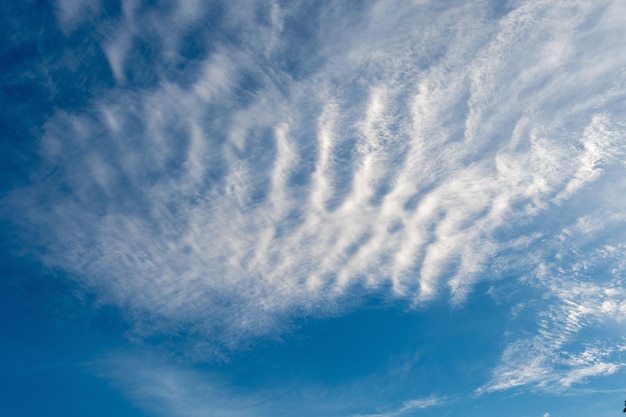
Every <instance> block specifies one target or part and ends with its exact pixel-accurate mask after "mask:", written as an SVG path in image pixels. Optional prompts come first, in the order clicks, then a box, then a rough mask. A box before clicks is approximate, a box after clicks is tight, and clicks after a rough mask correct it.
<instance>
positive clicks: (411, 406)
mask: <svg viewBox="0 0 626 417" xmlns="http://www.w3.org/2000/svg"><path fill="white" fill-rule="evenodd" d="M446 401H448V400H446V398H443V397H435V396H430V397H427V398H419V399H415V400H410V401H405V402H404V403H403V404H402V406H401V407H399V408H398V409H396V410H392V411H387V412H383V413H379V414H359V415H358V416H354V417H399V416H404V415H409V414H411V413H413V412H415V411H418V410H423V409H425V408H430V407H437V406H441V405H442V404H443V403H444V402H446ZM448 402H449V401H448Z"/></svg>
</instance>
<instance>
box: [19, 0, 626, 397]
mask: <svg viewBox="0 0 626 417" xmlns="http://www.w3.org/2000/svg"><path fill="white" fill-rule="evenodd" d="M489 3H490V2H466V3H463V4H459V5H455V6H449V7H445V8H442V7H438V6H435V3H433V2H427V1H423V2H413V3H412V4H409V2H394V1H378V2H374V3H373V4H372V7H371V8H370V9H366V10H362V11H355V12H354V13H353V14H351V15H350V16H347V17H346V15H345V14H344V12H345V10H342V9H341V8H339V6H333V7H330V6H328V7H325V6H319V7H320V9H319V10H316V11H315V13H318V14H319V15H318V16H317V17H318V20H319V26H318V27H315V28H313V29H311V30H312V31H314V34H312V35H310V36H311V37H312V41H313V40H314V41H315V42H311V43H310V44H307V45H304V44H302V45H301V44H298V43H296V42H295V41H292V40H291V39H292V37H290V36H291V35H292V34H291V33H289V31H290V30H291V31H293V30H294V29H293V23H294V19H297V16H298V13H301V10H300V8H299V7H300V5H299V3H294V4H293V5H291V6H290V7H289V8H281V7H279V6H278V4H277V3H272V5H271V7H267V8H263V7H261V5H260V4H259V7H258V8H257V9H255V7H252V6H251V7H246V8H243V7H239V6H240V5H238V4H237V3H234V5H233V6H224V7H225V12H224V18H223V19H224V21H223V22H220V23H221V24H223V25H225V27H226V28H227V29H229V30H230V31H232V32H233V33H237V35H236V36H237V37H238V38H237V40H238V42H229V41H227V40H225V39H222V38H215V37H213V38H212V37H210V36H209V35H206V42H207V43H208V44H210V46H211V48H207V51H208V52H206V56H203V55H202V56H200V57H198V58H197V59H196V60H197V61H198V62H197V63H198V64H199V65H198V66H197V72H196V73H194V74H193V76H192V75H189V77H190V78H191V82H187V83H185V82H182V81H181V82H178V80H177V79H176V77H174V76H173V75H172V74H173V73H172V71H173V70H171V67H170V66H168V65H169V64H172V63H176V62H178V60H181V59H183V58H181V57H180V56H179V54H178V49H177V48H178V46H179V41H180V39H181V37H182V34H183V32H184V31H185V30H186V29H187V28H188V27H189V26H190V25H192V24H197V22H198V21H199V20H198V17H197V16H202V10H203V9H202V7H203V6H202V5H201V4H200V3H198V2H195V3H193V4H192V3H188V2H177V3H176V4H175V6H174V12H175V13H173V14H168V17H167V18H166V17H164V16H162V15H160V14H158V13H151V12H145V11H144V12H142V11H141V10H140V9H139V8H137V7H134V6H133V4H134V3H132V2H124V4H123V16H122V17H121V18H120V19H119V21H117V22H115V25H114V29H113V30H111V31H110V36H108V37H107V38H106V39H104V40H103V41H102V48H103V50H104V51H105V53H106V56H107V58H108V60H109V65H110V67H111V69H112V72H113V74H114V76H115V79H116V80H117V82H118V84H119V86H120V87H118V88H116V89H113V90H112V91H110V92H108V93H106V94H103V96H101V97H96V98H94V100H93V103H92V106H91V107H90V108H88V109H84V110H83V111H82V112H79V113H76V114H69V113H63V112H58V113H57V114H56V115H55V116H54V117H52V118H51V119H50V120H49V121H48V123H47V125H46V129H45V135H44V137H43V138H42V158H43V164H42V167H41V171H40V174H39V177H37V179H36V181H35V183H34V184H33V187H32V188H31V189H29V190H22V191H20V192H16V193H15V194H14V195H13V196H12V200H11V205H12V206H13V207H14V208H15V209H16V211H19V212H20V214H19V216H21V220H22V222H23V224H25V225H26V226H27V227H28V228H30V229H29V230H30V233H31V234H32V235H33V236H35V235H36V236H35V237H32V239H34V241H35V242H37V245H38V246H39V247H44V248H45V249H44V250H43V251H42V253H41V258H42V259H43V260H44V261H45V262H46V264H47V265H49V266H50V267H54V268H60V269H61V270H63V271H65V272H67V273H68V274H70V275H71V276H72V277H74V278H75V279H76V280H77V281H78V282H79V283H81V284H82V285H84V286H85V287H86V288H87V289H88V290H89V291H93V292H95V293H96V294H98V295H99V296H100V299H101V300H102V301H103V302H108V303H112V304H114V305H117V306H119V307H121V308H122V309H124V310H125V311H126V312H127V316H128V317H129V318H130V319H131V320H132V321H134V322H135V323H136V324H137V328H138V329H139V331H141V332H159V331H171V330H172V329H181V328H182V329H185V330H186V331H189V332H190V333H193V334H197V335H201V336H202V337H206V338H209V339H212V340H215V341H218V342H219V343H222V344H226V345H236V344H237V343H239V342H240V340H241V339H245V338H248V337H252V336H256V335H261V334H266V333H267V332H271V331H275V330H276V328H280V326H281V324H283V323H284V321H285V320H286V319H287V318H288V317H292V316H294V315H301V314H311V315H318V314H334V313H335V312H336V311H338V310H340V309H341V308H345V305H346V303H345V300H346V299H349V298H350V295H352V294H353V292H354V291H360V290H357V288H366V290H367V291H378V290H382V289H384V288H386V287H387V286H388V285H389V286H391V287H392V292H391V294H389V295H391V296H395V297H401V298H404V299H409V300H411V301H413V302H414V303H415V304H416V305H427V303H428V302H429V301H432V300H435V299H438V298H441V297H449V299H450V300H451V302H453V303H457V304H458V303H462V302H463V300H464V299H465V298H466V297H468V296H469V294H471V291H472V288H473V287H474V284H475V283H476V282H478V281H482V280H492V279H499V278H502V277H504V276H505V275H507V274H508V275H510V274H513V275H515V274H516V273H518V272H519V271H514V270H512V267H506V266H503V264H504V263H505V262H501V261H500V260H501V259H504V258H506V256H508V255H505V254H506V253H509V252H514V253H515V255H516V256H517V257H518V260H517V261H516V262H514V263H513V264H514V265H519V264H520V263H528V264H529V265H527V266H525V268H527V269H532V270H535V271H537V273H536V274H535V275H534V276H533V278H528V276H527V278H528V282H530V283H531V285H533V286H535V287H536V288H541V289H544V290H546V291H547V292H548V295H547V297H549V298H550V300H554V304H553V305H552V307H549V308H547V309H545V310H542V311H541V312H540V313H539V315H540V317H542V319H543V321H542V322H541V323H540V325H539V329H538V330H537V332H536V335H535V336H533V337H531V338H529V339H523V338H520V340H517V341H514V342H513V343H512V344H511V345H510V346H509V347H508V348H507V350H506V351H505V353H504V355H503V363H502V364H501V365H499V367H498V368H497V369H496V371H495V374H494V380H493V381H492V382H491V384H489V385H488V387H487V388H485V389H488V390H493V389H502V388H507V387H513V386H519V385H524V384H541V381H542V379H543V378H548V379H549V380H550V381H554V382H555V383H560V384H561V385H570V384H573V383H575V382H576V381H580V380H582V379H583V378H585V377H587V376H592V375H597V374H602V373H609V372H612V371H613V370H614V369H616V368H615V367H616V366H619V364H617V363H614V362H610V361H606V358H605V357H603V356H598V357H596V359H595V360H593V361H591V362H589V363H585V364H578V363H574V362H572V360H573V358H575V357H576V356H575V354H572V355H573V356H572V355H570V356H567V357H566V358H565V360H564V362H563V363H561V362H559V360H560V359H558V355H559V351H558V349H559V348H558V347H564V346H566V345H567V343H568V342H569V341H570V340H571V337H572V335H574V334H576V333H577V332H578V331H579V330H580V329H581V328H583V327H585V326H587V327H589V326H595V325H597V323H603V322H604V321H603V320H623V314H624V311H626V309H625V308H624V307H623V306H624V302H623V299H624V297H623V296H622V295H623V294H622V292H621V291H620V290H619V285H618V284H619V282H618V281H619V279H620V276H619V274H618V273H617V272H616V273H613V277H614V279H615V281H611V285H610V289H611V290H612V291H614V292H613V293H611V294H607V293H605V292H603V291H604V290H605V289H607V288H606V286H604V285H602V284H594V283H593V282H592V281H593V277H591V276H590V275H585V274H573V272H575V268H579V269H580V268H582V269H584V268H585V267H586V266H585V265H586V263H585V262H591V260H590V259H589V256H588V255H587V254H586V253H585V252H584V251H583V250H580V251H579V252H576V253H575V255H576V256H581V260H580V262H578V263H574V264H571V265H570V266H571V268H572V269H571V270H570V271H568V272H567V274H570V273H571V274H570V275H571V276H573V277H574V278H571V279H570V278H569V276H568V275H567V274H566V273H563V272H561V269H563V268H564V267H565V266H567V265H566V263H563V262H553V263H550V259H552V258H551V257H552V256H553V255H555V253H554V252H555V251H557V252H559V253H558V255H559V256H566V255H567V251H565V250H561V247H560V246H559V245H560V243H559V242H560V241H561V240H560V239H561V237H562V238H563V239H566V238H567V236H568V233H582V234H585V233H592V234H594V236H596V234H598V233H601V232H602V231H606V230H607V229H606V227H603V225H604V224H607V220H605V219H612V220H609V221H612V222H613V223H612V224H613V226H614V230H616V231H617V232H619V233H622V234H623V230H624V226H623V211H620V210H621V209H620V207H622V206H623V202H624V201H623V197H619V193H617V192H615V191H613V193H614V194H610V193H611V191H610V190H611V189H614V188H617V189H620V190H621V189H623V188H624V185H626V184H625V182H624V180H623V178H624V176H623V169H624V151H623V146H622V144H621V138H623V137H624V134H625V133H626V127H625V126H624V125H623V124H622V123H620V122H619V121H620V120H623V118H624V113H623V109H622V108H621V107H620V106H619V105H618V103H621V101H620V99H623V95H624V84H623V81H624V74H623V67H624V64H625V63H626V62H625V59H624V54H623V53H622V47H621V43H620V42H619V40H621V39H623V38H624V36H623V35H624V30H625V29H624V27H626V25H620V23H623V22H621V21H620V19H619V18H617V17H616V16H620V14H619V13H620V12H621V11H623V7H624V6H621V5H620V2H618V1H609V0H606V1H600V2H595V3H593V4H591V3H589V2H582V1H580V2H569V1H560V2H559V1H557V2H555V1H521V2H517V3H516V7H515V8H514V9H512V10H511V11H510V12H509V13H508V14H506V15H505V16H502V17H501V18H499V19H498V20H492V19H493V18H492V17H490V16H491V15H492V14H491V10H490V9H489V7H490V6H489ZM60 4H61V5H63V4H65V3H64V2H62V3H60ZM64 7H65V6H63V7H61V8H60V13H61V19H62V20H63V19H65V21H71V20H72V19H73V18H74V17H73V16H77V14H76V13H78V12H76V11H75V10H74V9H70V8H67V7H65V8H64ZM259 10H260V11H261V12H259ZM263 11H265V12H263ZM257 12H258V13H257ZM255 13H257V14H255ZM259 13H260V14H262V13H266V14H267V16H266V17H267V19H266V20H267V22H266V23H265V24H264V25H261V24H257V23H259V22H257V21H256V20H255V19H256V17H255V16H257V15H258V14H259ZM621 15H622V16H623V13H622V14H621ZM592 18H595V19H596V20H593V19H592ZM308 21H309V20H307V22H308ZM302 30H304V29H302ZM146 34H149V35H150V36H149V38H150V39H151V40H152V41H154V42H156V43H157V44H158V46H160V47H161V48H160V49H159V48H155V49H156V50H158V51H159V52H158V54H160V55H159V56H158V59H157V60H156V64H155V65H154V67H150V66H149V65H148V67H149V68H150V70H151V73H153V74H154V75H155V77H156V81H155V83H154V84H153V85H150V86H148V87H146V88H135V89H130V88H129V89H125V88H122V87H121V86H128V85H129V83H131V81H132V80H130V79H128V78H127V76H128V74H132V71H133V67H132V66H131V64H136V63H135V62H134V60H133V59H132V57H138V56H139V55H137V54H138V53H139V52H138V51H136V50H134V49H133V48H135V46H134V45H135V44H134V43H133V42H135V41H137V40H140V39H141V37H142V36H144V37H145V36H147V35H146ZM305 46H306V47H308V48H310V50H309V49H306V51H304V48H305ZM155 53H156V52H155ZM296 53H298V54H300V55H297V58H298V59H297V60H296V61H297V62H292V61H290V59H292V58H293V56H294V54H296ZM133 54H135V55H133ZM250 80H252V81H250ZM187 81H188V80H187ZM591 187H596V189H602V190H606V191H607V194H606V196H605V197H599V198H597V199H595V201H594V202H593V204H591V203H589V204H588V205H585V204H581V203H580V202H579V201H578V200H577V198H578V199H581V198H582V199H585V198H586V199H591V198H592V197H593V196H594V195H595V191H594V190H593V189H592V188H591ZM611 195H612V196H613V197H614V199H611V198H609V197H610V196H611ZM599 207H600V208H599ZM559 210H563V211H564V212H575V213H576V214H575V217H576V218H577V219H578V220H577V222H575V226H572V225H571V224H570V223H568V219H563V218H561V215H560V214H559ZM620 213H622V214H620ZM620 216H622V217H620ZM620 219H621V220H620ZM546 225H547V226H546ZM577 231H579V232H577ZM581 239H582V238H581ZM566 240H567V239H566ZM520 242H522V243H520ZM524 242H526V243H524ZM567 242H570V243H564V244H563V245H565V244H571V245H573V244H574V243H572V242H573V241H572V240H568V241H567ZM576 242H578V241H576ZM613 243H614V245H613V246H611V248H614V249H615V248H617V249H619V248H621V246H619V242H613ZM542 245H545V247H542ZM537 247H540V249H536V248H537ZM555 248H556V249H555ZM605 249H606V251H610V250H612V249H609V247H608V246H607V247H606V248H605ZM526 250H528V251H529V253H530V256H528V257H527V258H526V257H525V259H524V261H522V262H520V261H519V256H525V251H526ZM507 251H508V252H507ZM594 253H597V254H599V253H600V252H594ZM607 253H608V252H607ZM570 254H571V253H570ZM597 256H601V255H597ZM507 259H508V258H507ZM615 268H617V266H616V267H615ZM527 269H524V271H522V272H519V273H520V274H522V273H525V272H527ZM618 269H619V268H618ZM541 271H544V272H542V273H540V272H541ZM620 271H621V270H620ZM566 276H568V278H567V279H566ZM549 343H552V344H553V346H557V347H552V348H546V346H548V344H549ZM607 349H610V347H607ZM520 364H523V365H524V367H523V368H518V366H519V365H520ZM557 365H559V366H562V367H563V369H565V370H563V371H557V370H556V368H557ZM559 381H560V382H559Z"/></svg>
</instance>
